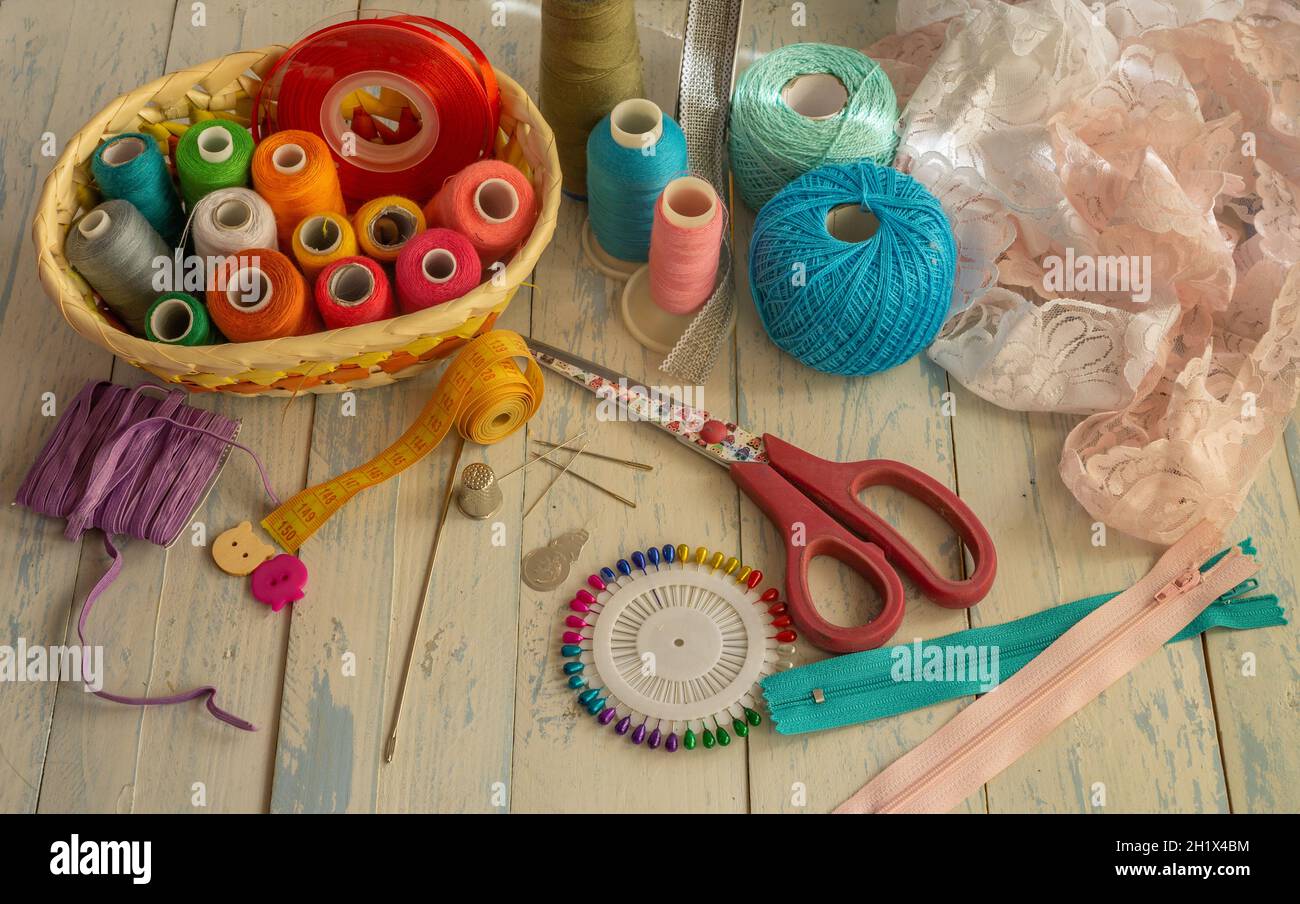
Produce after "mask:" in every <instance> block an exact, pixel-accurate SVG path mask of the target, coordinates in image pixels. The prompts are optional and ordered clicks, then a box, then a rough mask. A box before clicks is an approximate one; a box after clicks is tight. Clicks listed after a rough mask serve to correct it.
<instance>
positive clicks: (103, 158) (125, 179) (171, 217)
mask: <svg viewBox="0 0 1300 904" xmlns="http://www.w3.org/2000/svg"><path fill="white" fill-rule="evenodd" d="M90 170H91V172H92V173H93V174H94V176H95V182H96V183H98V184H99V190H100V193H101V194H103V196H104V198H105V199H107V200H112V201H119V200H120V201H129V202H131V204H133V205H134V206H135V209H136V210H138V211H140V213H142V214H144V218H145V219H146V220H148V222H149V225H150V226H152V227H153V228H154V230H155V231H156V232H157V233H158V234H159V235H161V236H162V237H163V238H164V239H165V240H166V241H167V242H168V243H169V244H171V245H172V246H173V247H174V246H175V245H176V243H177V242H178V241H179V240H180V237H181V231H182V230H183V229H184V228H185V214H184V213H183V212H182V211H181V199H180V197H179V196H178V195H177V194H176V186H175V185H173V184H172V176H171V172H170V171H169V170H168V169H167V160H166V159H165V158H164V157H163V155H162V151H160V150H158V143H157V142H156V141H154V140H153V138H152V137H150V136H148V135H145V134H143V133H140V132H123V133H122V134H121V135H114V136H113V137H112V138H110V139H108V140H107V141H105V142H104V143H103V144H101V145H100V146H99V147H98V148H96V149H95V153H94V155H93V156H92V157H91V158H90Z"/></svg>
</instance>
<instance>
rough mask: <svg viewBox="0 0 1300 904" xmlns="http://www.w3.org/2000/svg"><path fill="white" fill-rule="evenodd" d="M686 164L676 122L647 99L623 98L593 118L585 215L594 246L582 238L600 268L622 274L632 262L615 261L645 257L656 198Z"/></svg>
mask: <svg viewBox="0 0 1300 904" xmlns="http://www.w3.org/2000/svg"><path fill="white" fill-rule="evenodd" d="M686 168H687V165H686V136H684V135H683V134H682V129H681V126H679V125H677V123H676V122H675V121H674V120H673V118H672V117H671V116H668V115H666V114H665V113H664V112H663V111H662V110H660V109H659V107H658V106H657V105H655V104H654V103H653V102H652V101H648V100H645V99H644V98H632V99H630V100H625V101H622V102H621V103H619V104H618V105H617V106H615V107H614V109H613V110H611V111H610V113H609V115H608V116H606V117H605V118H604V119H602V120H601V121H600V122H598V123H597V124H596V127H595V128H594V129H592V130H591V136H590V137H589V138H588V139H587V216H588V223H589V224H590V228H591V239H594V241H595V243H597V244H598V245H599V248H592V247H590V240H589V239H588V240H587V241H588V243H589V245H588V250H589V251H591V252H592V254H593V256H595V257H596V258H597V261H598V266H600V265H602V264H603V265H604V266H601V269H603V270H608V268H609V267H611V266H612V267H614V268H617V269H621V270H626V272H625V273H622V275H623V276H624V277H626V276H627V275H628V274H629V273H630V272H631V270H634V269H636V267H635V266H633V267H631V268H630V269H629V268H626V267H620V266H619V264H620V262H629V263H633V264H637V265H639V264H643V263H645V262H646V261H647V260H649V258H650V230H651V227H652V226H653V225H654V208H655V201H656V200H657V199H658V197H659V195H660V193H661V192H663V190H664V186H666V185H667V184H668V183H669V182H670V181H672V179H673V178H674V177H676V176H682V175H685V174H686ZM584 239H585V237H584ZM601 251H603V252H604V257H603V258H602V255H601V253H600V252H601ZM607 258H613V259H614V260H612V261H610V260H607Z"/></svg>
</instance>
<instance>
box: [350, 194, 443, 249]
mask: <svg viewBox="0 0 1300 904" xmlns="http://www.w3.org/2000/svg"><path fill="white" fill-rule="evenodd" d="M352 226H353V229H354V231H355V232H356V234H357V245H358V246H359V247H360V248H361V253H362V254H364V255H365V256H366V257H369V258H373V259H375V260H377V261H379V262H380V263H383V264H391V263H393V261H395V260H397V255H398V254H400V253H401V251H402V249H403V248H404V247H406V243H407V242H409V241H410V240H411V239H413V238H415V237H416V236H417V235H419V234H420V233H421V232H424V230H425V228H426V226H427V224H426V223H425V220H424V211H423V210H421V209H420V205H418V204H416V203H415V202H414V201H412V200H410V199H408V198H400V197H398V196H397V195H388V196H387V197H383V198H375V200H373V201H370V202H368V203H367V204H365V205H363V206H362V208H361V209H360V210H358V211H357V215H356V216H355V217H353V219H352Z"/></svg>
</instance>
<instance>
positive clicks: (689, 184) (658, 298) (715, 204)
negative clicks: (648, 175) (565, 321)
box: [619, 176, 727, 355]
mask: <svg viewBox="0 0 1300 904" xmlns="http://www.w3.org/2000/svg"><path fill="white" fill-rule="evenodd" d="M726 213H727V212H726V208H725V206H724V205H723V204H722V201H721V199H719V198H718V193H717V191H715V190H714V188H713V186H712V185H710V184H709V183H708V182H706V181H705V180H703V179H701V178H699V177H698V176H682V177H680V178H677V179H674V180H673V181H671V182H669V183H668V185H667V187H665V188H664V191H663V194H662V195H660V196H659V200H658V201H656V202H655V220H654V226H653V228H652V230H651V234H650V263H649V264H647V265H646V266H644V267H641V268H640V269H638V270H637V271H636V272H635V273H633V274H632V276H631V277H630V278H629V279H628V281H627V285H625V286H624V287H623V295H622V298H621V300H620V305H619V310H620V313H621V314H622V317H623V324H624V325H625V326H626V327H627V329H628V332H630V333H631V334H632V336H633V337H634V338H635V339H636V340H637V341H638V342H640V343H641V344H642V345H644V346H645V347H646V348H648V349H650V350H651V351H655V352H658V353H660V354H665V355H666V354H668V353H669V352H671V351H672V349H673V346H675V345H676V344H677V340H678V339H680V338H681V336H682V333H684V332H685V331H686V328H687V327H688V326H689V325H690V322H691V319H692V317H693V315H694V313H695V312H696V311H697V310H699V309H700V308H701V307H702V306H703V305H704V303H705V302H706V301H708V300H709V297H710V296H711V295H712V294H713V289H714V286H715V284H716V283H717V279H718V263H719V260H720V256H721V252H722V232H723V230H724V229H725V227H726V219H727V216H726Z"/></svg>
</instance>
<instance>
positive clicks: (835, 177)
mask: <svg viewBox="0 0 1300 904" xmlns="http://www.w3.org/2000/svg"><path fill="white" fill-rule="evenodd" d="M956 266H957V247H956V242H955V240H954V239H953V235H952V227H951V226H950V225H949V223H948V218H947V216H946V215H945V214H944V212H943V208H942V207H941V206H940V205H939V202H938V201H937V200H935V198H934V196H933V195H931V194H930V193H929V192H928V191H927V190H926V188H925V186H923V185H922V184H921V183H919V182H917V181H916V180H915V179H913V178H912V177H910V176H907V175H904V174H903V173H900V172H898V171H897V170H894V169H890V168H888V167H883V166H877V165H876V164H874V163H871V162H869V161H865V160H863V161H859V162H857V163H849V164H836V165H831V166H823V167H821V168H820V169H815V170H813V171H812V172H811V173H807V174H805V175H803V176H801V177H799V178H798V179H796V180H795V181H794V182H792V183H790V184H789V185H788V186H786V187H785V188H784V189H782V190H781V191H780V192H778V193H777V195H776V197H774V198H773V199H772V200H771V201H769V202H768V203H767V204H766V205H764V207H763V209H762V210H761V211H760V212H759V214H758V218H757V219H756V220H755V222H754V236H753V239H752V241H751V243H750V246H749V273H750V289H751V292H752V293H753V296H754V305H755V307H756V308H757V309H758V315H759V318H760V319H761V320H762V322H763V328H764V329H765V330H767V334H768V336H769V337H770V338H771V340H772V342H773V343H775V344H776V345H777V347H779V348H781V349H782V350H784V351H786V352H787V353H789V354H790V355H792V356H794V357H795V358H798V359H799V360H800V361H802V362H803V363H804V364H806V365H808V366H809V367H812V368H816V369H817V370H822V371H826V372H827V373H834V374H840V375H843V376H864V375H866V374H872V373H876V372H878V371H882V370H887V369H889V368H891V367H895V366H897V365H899V364H902V363H903V362H904V361H907V360H908V359H910V358H911V357H913V356H914V355H916V354H917V353H918V352H920V351H921V350H922V349H924V348H925V347H926V346H927V345H929V344H930V342H931V341H933V339H934V337H935V334H937V333H938V332H939V328H940V327H941V326H942V325H943V321H944V319H945V317H946V316H947V313H948V306H949V303H950V301H951V299H952V286H953V278H954V274H955V272H956Z"/></svg>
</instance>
